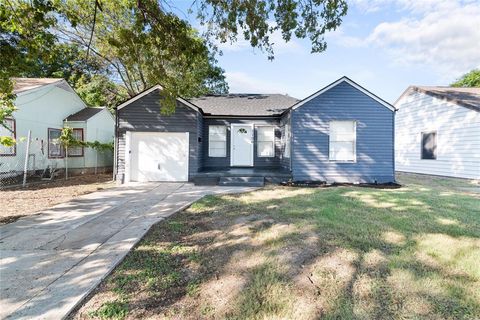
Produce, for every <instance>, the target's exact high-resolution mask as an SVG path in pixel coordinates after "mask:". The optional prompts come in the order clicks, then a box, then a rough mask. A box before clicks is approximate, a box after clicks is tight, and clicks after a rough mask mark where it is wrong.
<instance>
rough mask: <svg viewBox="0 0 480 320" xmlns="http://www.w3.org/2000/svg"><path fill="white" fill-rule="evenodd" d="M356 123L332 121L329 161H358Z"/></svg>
mask: <svg viewBox="0 0 480 320" xmlns="http://www.w3.org/2000/svg"><path fill="white" fill-rule="evenodd" d="M356 127H357V123H356V121H330V133H329V137H330V138H329V140H330V141H329V160H331V161H345V162H352V161H353V162H354V161H356V158H357V156H356V135H357V134H356Z"/></svg>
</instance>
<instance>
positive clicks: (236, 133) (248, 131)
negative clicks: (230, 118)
mask: <svg viewBox="0 0 480 320" xmlns="http://www.w3.org/2000/svg"><path fill="white" fill-rule="evenodd" d="M230 129H231V130H230V141H231V144H230V154H231V156H230V165H231V166H236V167H240V166H246V167H251V166H253V124H238V123H232V125H231V128H230Z"/></svg>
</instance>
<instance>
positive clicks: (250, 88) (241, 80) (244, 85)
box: [225, 72, 287, 93]
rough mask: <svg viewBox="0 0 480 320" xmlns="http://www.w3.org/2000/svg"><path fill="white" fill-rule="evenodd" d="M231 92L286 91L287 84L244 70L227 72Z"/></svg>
mask: <svg viewBox="0 0 480 320" xmlns="http://www.w3.org/2000/svg"><path fill="white" fill-rule="evenodd" d="M225 76H226V77H227V82H228V86H229V87H230V90H229V91H230V92H233V93H286V92H285V88H286V87H287V86H286V85H284V84H283V85H282V84H280V83H273V82H271V81H265V80H261V79H258V78H255V77H252V76H250V75H249V74H247V73H244V72H225Z"/></svg>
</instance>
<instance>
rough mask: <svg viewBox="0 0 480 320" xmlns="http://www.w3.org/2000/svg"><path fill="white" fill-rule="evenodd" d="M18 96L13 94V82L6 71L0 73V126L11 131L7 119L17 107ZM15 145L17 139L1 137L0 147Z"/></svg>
mask: <svg viewBox="0 0 480 320" xmlns="http://www.w3.org/2000/svg"><path fill="white" fill-rule="evenodd" d="M15 98H16V95H15V93H14V92H13V82H12V81H11V80H10V79H9V78H8V77H7V76H6V74H5V72H4V71H0V126H2V127H4V128H6V129H8V130H10V131H11V128H9V127H7V126H6V125H5V119H7V118H11V117H12V116H13V112H14V111H15V110H16V109H17V108H16V107H15V104H14V102H15ZM14 144H15V139H13V138H12V137H9V136H0V145H3V146H6V147H11V146H13V145H14Z"/></svg>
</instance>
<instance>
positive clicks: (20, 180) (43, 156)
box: [0, 133, 113, 189]
mask: <svg viewBox="0 0 480 320" xmlns="http://www.w3.org/2000/svg"><path fill="white" fill-rule="evenodd" d="M29 137H30V138H29ZM49 148H51V149H54V148H55V149H56V150H58V148H61V149H62V156H61V157H56V158H55V157H49ZM85 149H87V148H85ZM2 151H4V152H5V150H2ZM6 151H7V152H5V153H4V152H2V156H0V189H6V188H10V187H18V186H26V185H28V184H31V183H36V182H48V181H52V180H56V179H60V178H65V167H66V165H68V167H69V168H72V169H69V175H75V174H83V173H91V174H97V173H106V172H108V170H107V169H106V168H108V169H111V167H109V166H107V167H105V165H104V164H105V163H107V162H110V160H108V159H111V158H112V157H113V153H112V152H111V151H97V150H91V149H90V150H88V151H87V150H85V151H84V152H85V154H84V155H86V153H87V152H89V153H92V154H91V156H90V157H89V159H92V160H91V162H92V163H89V164H88V166H89V167H91V168H85V166H86V163H85V159H84V158H83V157H80V158H79V157H71V156H69V157H64V155H65V150H63V148H62V147H61V146H60V141H58V140H57V141H50V146H49V142H48V141H47V140H46V139H45V137H36V136H35V135H31V134H30V133H29V135H28V136H27V137H21V138H18V139H17V143H16V145H15V146H14V147H11V148H10V149H9V150H6ZM97 162H98V163H99V164H100V165H101V166H100V167H98V168H97ZM110 166H111V164H110ZM97 169H98V170H97Z"/></svg>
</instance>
